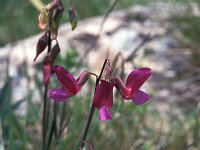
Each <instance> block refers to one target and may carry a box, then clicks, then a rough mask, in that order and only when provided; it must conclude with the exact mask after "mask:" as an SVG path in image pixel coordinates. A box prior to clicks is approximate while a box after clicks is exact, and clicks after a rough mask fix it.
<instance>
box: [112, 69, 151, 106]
mask: <svg viewBox="0 0 200 150" xmlns="http://www.w3.org/2000/svg"><path fill="white" fill-rule="evenodd" d="M151 74H152V72H151V69H149V68H141V69H138V70H134V71H132V72H131V73H130V74H129V76H128V78H127V80H126V84H124V82H123V81H122V80H121V79H120V78H119V77H115V78H113V81H114V82H115V86H116V88H117V89H118V90H119V91H120V94H121V95H122V97H123V98H124V99H125V100H132V101H133V102H134V103H135V104H136V105H141V104H143V103H145V102H146V101H148V100H149V95H148V94H146V93H145V92H143V91H140V90H139V88H140V87H141V86H142V85H143V83H144V82H145V81H146V80H147V79H148V78H149V77H150V76H151Z"/></svg>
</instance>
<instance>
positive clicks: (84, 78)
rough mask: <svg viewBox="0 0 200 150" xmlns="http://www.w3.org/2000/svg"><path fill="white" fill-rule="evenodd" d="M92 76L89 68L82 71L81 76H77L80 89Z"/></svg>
mask: <svg viewBox="0 0 200 150" xmlns="http://www.w3.org/2000/svg"><path fill="white" fill-rule="evenodd" d="M89 78H90V73H89V72H88V71H87V70H84V71H83V72H81V74H80V76H79V77H78V78H77V86H78V88H79V89H81V88H82V86H83V85H84V84H85V83H86V82H87V80H88V79H89Z"/></svg>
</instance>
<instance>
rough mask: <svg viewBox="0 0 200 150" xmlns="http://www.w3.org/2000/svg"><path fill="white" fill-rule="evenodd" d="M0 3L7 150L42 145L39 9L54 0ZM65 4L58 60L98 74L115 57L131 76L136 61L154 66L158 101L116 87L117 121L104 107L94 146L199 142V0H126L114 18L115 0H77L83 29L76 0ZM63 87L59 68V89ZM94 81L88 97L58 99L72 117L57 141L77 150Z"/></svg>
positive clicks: (144, 148) (1, 130)
mask: <svg viewBox="0 0 200 150" xmlns="http://www.w3.org/2000/svg"><path fill="white" fill-rule="evenodd" d="M0 2H1V5H0V11H1V13H0V20H1V21H0V116H1V120H0V150H4V149H9V150H27V149H30V150H32V149H33V150H35V149H40V147H41V141H42V136H41V123H42V106H43V105H42V102H43V92H44V87H43V82H42V71H41V70H42V60H43V57H44V55H43V56H42V55H41V56H39V58H38V61H37V62H33V58H34V56H35V47H36V44H37V41H38V39H39V37H40V36H41V33H42V31H41V30H40V29H38V27H37V18H38V15H39V10H40V9H41V8H42V7H43V6H44V5H46V4H47V3H48V2H49V0H15V1H12V0H0ZM62 2H63V5H64V7H65V11H64V14H63V18H62V20H61V26H60V28H59V33H58V34H59V36H58V42H59V44H60V47H61V49H62V52H61V55H60V56H59V57H58V59H57V60H56V64H61V65H63V66H64V67H65V68H66V69H67V70H69V71H70V72H71V73H73V75H74V76H76V77H77V76H78V74H79V73H80V71H81V70H83V69H85V68H87V69H88V70H90V71H91V72H94V73H96V74H99V72H100V69H101V66H102V65H103V62H104V60H105V58H106V57H109V58H110V60H111V63H112V66H113V70H114V74H118V75H121V77H122V78H123V79H124V80H126V77H127V75H128V74H129V73H130V72H131V70H133V69H135V68H139V67H149V68H151V69H152V70H153V74H152V76H151V78H150V79H149V80H148V81H147V82H146V83H145V84H144V86H143V87H142V89H143V90H144V91H146V92H147V93H149V94H150V95H151V99H150V101H149V102H148V103H146V104H144V105H142V106H139V107H138V106H135V105H134V104H133V103H132V102H129V101H127V102H124V101H123V100H122V98H121V97H120V95H119V94H118V93H117V92H116V91H114V106H113V107H112V109H111V112H112V114H113V120H112V121H108V122H100V121H99V120H98V113H97V111H96V112H95V114H94V118H93V122H92V126H91V128H90V131H89V134H88V138H87V141H88V144H87V146H88V147H89V146H92V147H93V149H95V150H110V149H113V150H137V149H139V150H140V149H141V150H154V149H156V150H199V149H200V103H199V100H200V86H199V85H200V50H199V43H200V26H199V23H200V1H199V0H119V1H117V3H116V6H115V8H114V10H112V13H111V14H109V15H108V17H105V15H106V14H107V12H108V10H109V8H111V7H112V6H113V5H112V4H113V3H115V1H114V0H112V1H110V0H101V1H99V0H85V1H80V0H73V3H74V7H75V9H76V11H77V15H78V19H79V22H78V27H77V28H76V29H75V31H71V27H70V24H69V16H68V9H69V3H68V1H67V0H66V1H62ZM103 20H104V21H103ZM122 63H124V67H122V65H121V64H122ZM58 86H59V84H58V82H57V81H56V79H55V77H54V76H53V75H52V78H51V83H50V88H54V87H58ZM94 87H95V78H91V79H90V80H89V81H88V82H87V84H86V85H85V88H84V90H82V91H81V92H80V93H79V95H77V96H75V97H72V98H70V100H68V101H67V102H66V103H60V104H58V106H57V107H58V114H59V115H58V116H57V117H58V123H60V122H61V120H62V118H64V119H63V121H62V122H63V124H62V125H63V126H62V131H60V132H61V134H60V136H59V138H56V137H54V138H53V141H52V144H51V149H58V150H65V149H66V150H75V149H77V145H78V143H79V142H80V138H81V137H82V134H83V129H84V127H85V124H86V120H87V117H88V115H89V111H90V106H91V102H92V97H93V92H94ZM91 89H92V90H91ZM51 104H52V105H53V102H51ZM52 109H53V108H52ZM52 109H50V116H52V115H53V114H52ZM51 119H52V118H50V120H49V124H51ZM88 149H89V148H88Z"/></svg>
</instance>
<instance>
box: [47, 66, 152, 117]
mask: <svg viewBox="0 0 200 150" xmlns="http://www.w3.org/2000/svg"><path fill="white" fill-rule="evenodd" d="M54 72H55V74H56V76H57V79H58V81H59V83H60V85H61V87H60V88H57V89H51V90H50V91H49V97H50V98H51V99H53V100H55V101H58V102H63V101H65V100H67V99H68V98H69V97H71V96H75V95H76V94H77V93H78V92H79V91H80V90H81V88H82V86H83V85H84V84H85V83H86V81H87V80H88V79H89V77H90V75H91V73H90V72H88V71H86V70H84V71H83V72H82V73H81V74H80V76H79V77H78V78H77V79H75V78H74V77H73V75H72V74H70V73H69V72H68V71H66V70H65V69H64V68H63V67H62V66H59V65H57V66H55V67H54ZM150 76H151V69H149V68H140V69H137V70H133V71H132V72H131V73H130V74H129V75H128V78H127V80H126V82H125V83H124V82H123V80H122V79H121V78H120V77H119V76H115V77H112V76H111V68H110V67H107V69H106V74H105V76H104V78H101V79H100V83H99V84H98V85H97V87H96V89H95V93H94V97H93V103H92V107H95V108H98V110H99V120H111V119H112V114H111V113H110V108H111V107H112V105H113V88H114V87H116V89H117V90H118V91H119V93H120V94H121V96H122V97H123V99H125V100H132V101H133V102H134V103H135V104H136V105H141V104H143V103H145V102H146V101H148V100H149V95H148V94H146V93H145V92H143V91H141V90H139V89H140V87H141V86H142V85H143V83H144V82H145V81H146V80H147V79H148V78H149V77H150Z"/></svg>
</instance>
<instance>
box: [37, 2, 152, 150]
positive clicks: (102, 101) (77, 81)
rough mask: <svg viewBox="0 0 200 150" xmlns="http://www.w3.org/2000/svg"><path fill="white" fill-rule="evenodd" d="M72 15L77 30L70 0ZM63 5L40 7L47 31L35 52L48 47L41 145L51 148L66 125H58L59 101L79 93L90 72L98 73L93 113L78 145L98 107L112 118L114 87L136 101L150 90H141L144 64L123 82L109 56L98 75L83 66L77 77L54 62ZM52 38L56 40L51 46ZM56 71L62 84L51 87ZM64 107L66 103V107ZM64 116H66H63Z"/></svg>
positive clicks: (101, 117) (40, 22)
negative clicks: (50, 121)
mask: <svg viewBox="0 0 200 150" xmlns="http://www.w3.org/2000/svg"><path fill="white" fill-rule="evenodd" d="M69 4H70V8H69V18H70V23H71V26H72V30H74V29H75V28H76V26H77V15H76V12H75V9H74V6H73V4H72V1H71V0H69ZM63 11H64V7H63V5H62V2H61V0H52V1H51V2H50V3H49V4H47V5H46V6H45V7H44V8H43V9H42V11H41V13H40V15H39V17H38V27H39V28H40V29H42V30H45V33H44V34H43V35H42V36H41V37H40V39H39V40H38V43H37V46H36V56H35V58H34V61H36V59H37V58H38V56H39V55H40V54H41V53H42V52H43V51H44V50H45V49H46V48H47V54H46V55H45V57H44V60H43V82H44V87H45V91H44V106H43V119H42V121H43V123H42V149H43V150H46V149H47V150H48V149H49V147H50V144H51V141H52V136H53V133H55V139H56V140H57V141H58V140H59V137H58V133H59V135H61V131H62V130H63V129H61V128H57V115H58V107H57V106H58V105H57V104H58V103H60V102H66V101H67V100H68V99H69V98H70V97H73V96H76V95H77V94H78V93H79V92H80V91H81V89H82V88H83V86H84V85H85V83H86V82H87V81H88V79H89V78H90V76H91V75H94V76H95V77H96V86H95V88H94V89H95V90H94V96H93V101H92V105H91V109H90V114H89V117H88V120H87V124H86V127H85V130H84V133H83V137H82V139H81V142H80V145H79V147H78V148H79V149H82V148H83V147H84V144H85V143H87V142H86V137H87V134H88V131H89V127H90V125H91V122H92V118H93V114H94V111H95V109H96V108H97V109H98V112H99V120H101V121H107V120H111V119H112V114H111V112H110V109H111V107H112V106H113V89H114V87H115V88H116V89H117V90H118V92H119V93H120V94H121V96H122V98H123V99H124V100H131V101H133V102H134V103H135V104H136V105H141V104H144V103H145V102H146V101H148V100H149V96H148V94H146V93H145V92H143V91H140V90H139V88H140V87H141V86H142V85H143V83H144V82H145V81H146V80H147V79H148V78H149V77H150V76H151V69H149V68H141V69H137V70H133V71H132V72H131V73H130V74H129V75H128V77H127V80H126V82H124V81H123V80H122V79H121V78H120V76H113V75H112V67H111V66H110V61H109V59H106V60H105V61H104V64H103V67H102V69H101V72H100V74H99V75H96V74H95V73H92V72H89V71H87V70H84V71H82V72H81V73H80V75H79V77H78V78H75V77H74V76H73V75H72V74H71V73H70V72H68V71H67V70H65V68H64V67H62V66H61V65H54V63H55V60H56V58H57V56H58V55H59V53H60V51H61V49H60V46H59V43H58V40H57V35H58V28H59V22H60V19H61V17H62V13H63ZM52 41H55V42H56V44H55V45H54V46H53V47H52ZM52 73H55V75H56V78H57V80H58V82H59V84H60V87H59V88H53V89H50V90H48V86H49V82H50V77H51V74H52ZM48 96H49V98H50V99H52V100H53V104H54V105H53V118H52V119H51V120H52V124H51V126H49V120H50V118H51V117H50V115H51V114H52V113H51V110H50V108H51V102H50V101H48V100H47V99H48ZM63 109H64V107H63ZM61 119H63V118H61ZM60 127H62V121H60Z"/></svg>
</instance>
